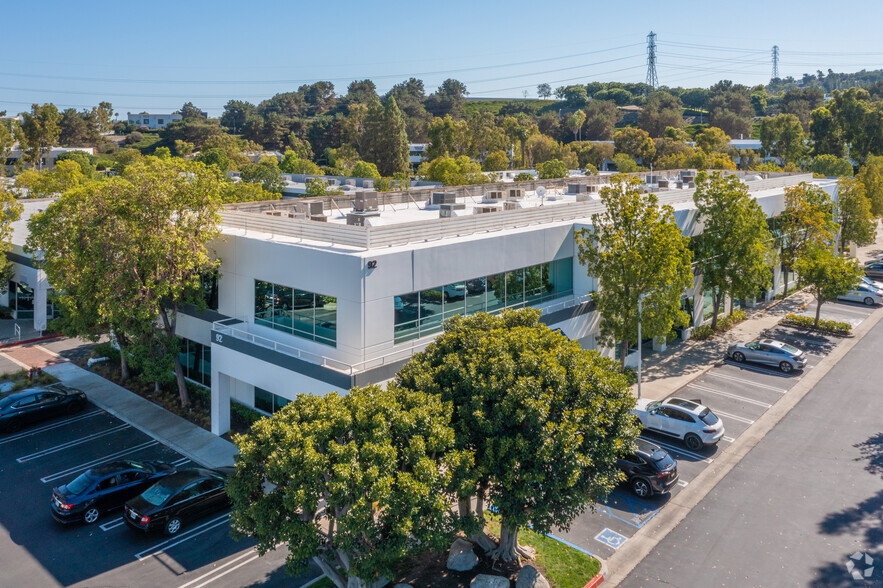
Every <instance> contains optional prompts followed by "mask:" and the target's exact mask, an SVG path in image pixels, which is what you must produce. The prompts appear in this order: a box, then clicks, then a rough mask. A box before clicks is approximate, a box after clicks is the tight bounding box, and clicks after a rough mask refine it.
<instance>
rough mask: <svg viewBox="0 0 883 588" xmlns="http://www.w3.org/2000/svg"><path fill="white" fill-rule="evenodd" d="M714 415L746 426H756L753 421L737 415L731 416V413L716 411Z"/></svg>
mask: <svg viewBox="0 0 883 588" xmlns="http://www.w3.org/2000/svg"><path fill="white" fill-rule="evenodd" d="M714 414H716V415H717V416H725V417H727V418H728V419H733V420H734V421H739V422H740V423H745V424H746V425H753V424H754V421H752V420H751V419H746V418H745V417H740V416H737V415H735V414H730V413H728V412H724V411H722V410H715V411H714Z"/></svg>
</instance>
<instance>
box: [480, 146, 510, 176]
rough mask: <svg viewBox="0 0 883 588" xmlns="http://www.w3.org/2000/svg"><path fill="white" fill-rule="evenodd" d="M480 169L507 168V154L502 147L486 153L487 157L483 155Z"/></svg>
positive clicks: (497, 169) (496, 169)
mask: <svg viewBox="0 0 883 588" xmlns="http://www.w3.org/2000/svg"><path fill="white" fill-rule="evenodd" d="M482 169H483V170H484V171H501V170H506V169H509V156H508V155H507V154H506V152H505V151H503V150H502V149H500V150H499V151H492V152H491V153H488V155H487V157H485V159H484V165H483V166H482Z"/></svg>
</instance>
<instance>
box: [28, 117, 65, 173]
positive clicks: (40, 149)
mask: <svg viewBox="0 0 883 588" xmlns="http://www.w3.org/2000/svg"><path fill="white" fill-rule="evenodd" d="M22 119H23V120H22V123H21V127H20V128H21V133H22V138H23V139H24V141H23V145H22V147H24V149H23V153H22V159H23V160H24V161H25V162H27V163H30V164H31V165H33V166H34V167H37V168H38V169H43V155H44V154H45V153H46V151H47V150H48V149H49V148H50V147H52V146H53V145H55V144H57V143H58V136H59V134H60V132H61V129H60V128H59V126H58V123H59V121H60V120H61V115H59V114H58V108H56V107H55V105H54V104H52V103H51V102H50V103H47V104H43V105H42V106H40V105H39V104H32V105H31V111H30V112H24V113H22Z"/></svg>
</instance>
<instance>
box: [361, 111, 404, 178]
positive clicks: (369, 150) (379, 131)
mask: <svg viewBox="0 0 883 588" xmlns="http://www.w3.org/2000/svg"><path fill="white" fill-rule="evenodd" d="M408 154H409V150H408V134H407V132H406V130H405V117H404V115H403V114H402V111H401V110H399V107H398V105H397V104H396V99H395V98H394V97H393V96H390V97H389V98H387V100H386V106H385V107H384V106H381V104H380V102H379V101H375V102H373V103H372V104H371V106H370V107H369V108H368V114H367V115H366V117H365V133H364V134H363V135H362V157H363V158H364V159H365V161H368V162H371V163H373V164H375V165H376V166H377V169H378V170H379V171H380V174H381V175H383V176H392V175H394V174H396V173H405V174H406V173H408V171H409V170H410V167H411V162H410V159H409V158H408Z"/></svg>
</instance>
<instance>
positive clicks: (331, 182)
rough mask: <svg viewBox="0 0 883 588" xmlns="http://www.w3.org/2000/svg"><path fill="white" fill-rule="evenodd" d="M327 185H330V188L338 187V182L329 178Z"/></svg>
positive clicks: (326, 181)
mask: <svg viewBox="0 0 883 588" xmlns="http://www.w3.org/2000/svg"><path fill="white" fill-rule="evenodd" d="M325 183H326V184H328V185H329V186H336V185H337V180H335V179H334V178H328V179H327V180H325Z"/></svg>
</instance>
